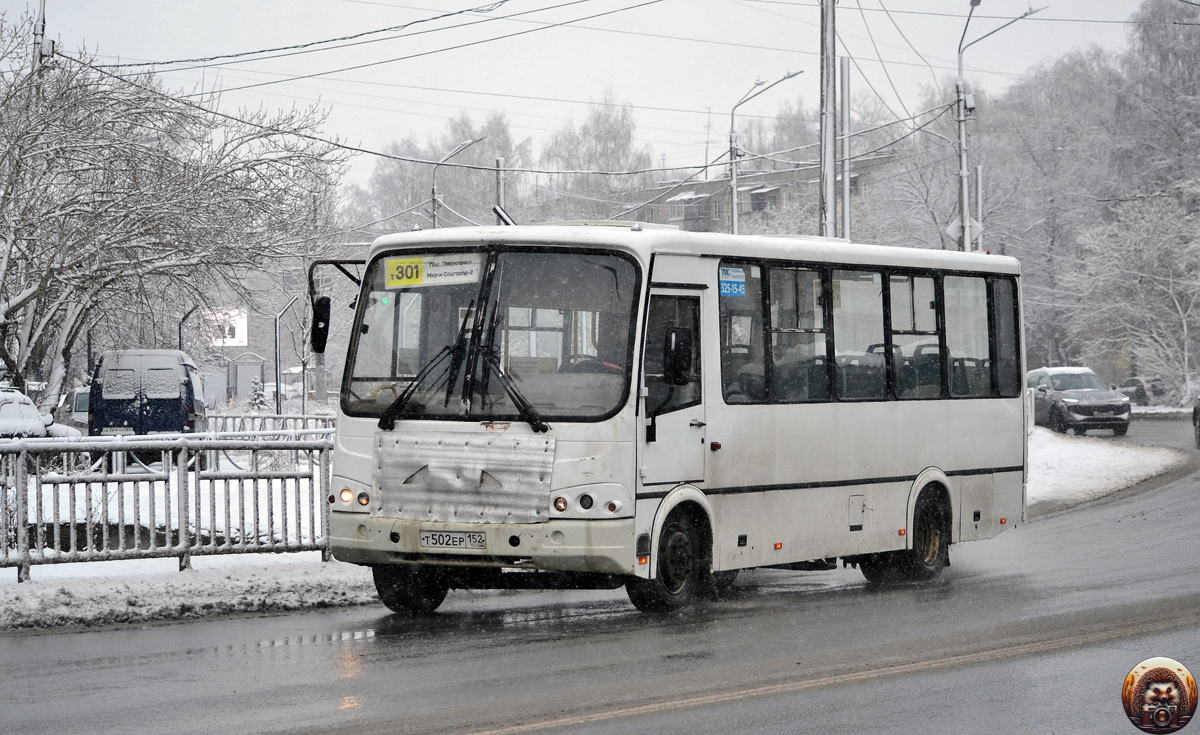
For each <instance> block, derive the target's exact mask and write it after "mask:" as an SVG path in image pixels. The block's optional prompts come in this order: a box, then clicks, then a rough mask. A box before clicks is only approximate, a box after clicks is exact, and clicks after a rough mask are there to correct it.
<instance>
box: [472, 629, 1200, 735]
mask: <svg viewBox="0 0 1200 735" xmlns="http://www.w3.org/2000/svg"><path fill="white" fill-rule="evenodd" d="M1181 622H1182V621H1181V620H1180V619H1176V620H1172V621H1169V622H1168V621H1162V622H1159V623H1158V624H1146V625H1140V626H1133V627H1128V628H1119V629H1115V630H1102V631H1096V632H1093V633H1083V634H1080V635H1074V636H1068V637H1066V638H1056V639H1053V640H1048V641H1039V642H1037V643H1023V644H1020V645H1014V646H1008V647H1005V648H1000V649H994V650H990V651H978V652H976V653H963V654H959V655H957V656H948V657H946V658H939V659H933V660H930V661H915V662H913V663H907V664H897V665H895V666H885V667H883V668H880V669H867V670H865V671H853V672H850V673H846V674H833V675H830V676H823V677H819V678H817V679H805V680H803V681H793V682H787V683H784V684H771V685H766V686H758V687H750V688H748V689H739V690H736V691H732V692H721V693H717V694H705V695H701V696H696V697H687V698H685V699H676V700H672V701H669V702H655V703H652V704H642V705H635V706H631V707H620V708H618V709H613V710H608V711H605V712H592V713H590V714H584V715H576V716H574V717H560V718H557V719H553V720H540V721H538V722H526V723H521V724H518V725H509V726H506V727H499V728H494V729H491V730H476V731H474V732H473V733H472V735H513V734H514V733H524V732H532V731H535V730H547V729H550V728H554V727H568V726H572V725H586V724H588V723H593V722H603V721H604V720H612V719H616V718H619V717H633V716H636V715H646V714H653V713H656V712H666V711H670V710H676V709H684V708H687V707H699V706H702V705H707V704H721V703H724V702H733V701H737V700H739V699H749V698H751V697H762V696H768V695H771V694H787V693H791V692H799V691H803V690H805V689H816V688H818V687H825V686H833V685H836V684H847V683H853V682H859V681H866V680H869V679H881V678H884V677H887V676H896V675H899V674H918V673H922V672H925V671H929V670H932V669H942V668H946V667H954V666H968V665H970V664H976V663H982V662H984V661H988V660H991V659H999V658H1013V657H1015V656H1024V655H1028V654H1033V653H1045V652H1047V651H1054V650H1057V649H1060V648H1070V647H1072V646H1086V645H1091V644H1094V643H1103V642H1105V641H1111V640H1117V639H1120V638H1130V637H1134V636H1139V635H1146V634H1148V633H1158V632H1161V631H1165V630H1170V629H1172V628H1178V627H1180V624H1181ZM1190 622H1192V623H1193V624H1194V623H1195V622H1196V621H1195V620H1194V619H1193V620H1191V621H1190Z"/></svg>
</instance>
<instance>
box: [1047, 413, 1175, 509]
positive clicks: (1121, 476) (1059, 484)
mask: <svg viewBox="0 0 1200 735" xmlns="http://www.w3.org/2000/svg"><path fill="white" fill-rule="evenodd" d="M1187 461H1188V456H1187V454H1185V453H1183V452H1180V451H1178V450H1175V449H1165V448H1162V447H1144V446H1140V445H1137V444H1126V443H1123V442H1115V441H1112V440H1111V439H1107V438H1103V437H1089V436H1067V435H1065V434H1055V433H1054V432H1052V431H1050V430H1049V429H1043V428H1041V427H1038V428H1035V429H1034V430H1033V433H1032V434H1030V435H1029V484H1028V487H1027V496H1026V497H1027V501H1028V508H1029V510H1030V511H1034V510H1035V509H1037V508H1038V507H1039V506H1042V507H1043V508H1048V507H1051V506H1060V507H1066V506H1070V505H1077V504H1079V503H1084V502H1087V501H1089V500H1095V499H1096V498H1099V497H1101V496H1103V495H1107V494H1108V493H1111V492H1115V491H1117V490H1121V489H1123V488H1126V487H1129V486H1130V485H1134V484H1136V483H1139V482H1141V481H1142V480H1146V479H1149V478H1151V477H1155V476H1156V475H1161V474H1162V473H1164V472H1169V471H1171V470H1173V469H1175V468H1176V467H1179V466H1181V465H1183V464H1186V463H1187Z"/></svg>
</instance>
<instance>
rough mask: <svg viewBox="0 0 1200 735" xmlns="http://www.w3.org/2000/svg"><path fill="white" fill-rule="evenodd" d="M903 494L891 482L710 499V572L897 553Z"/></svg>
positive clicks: (905, 491)
mask: <svg viewBox="0 0 1200 735" xmlns="http://www.w3.org/2000/svg"><path fill="white" fill-rule="evenodd" d="M908 488H909V485H908V484H907V483H902V482H895V483H885V484H878V485H858V486H853V487H845V486H843V487H825V488H799V489H792V490H772V491H766V492H756V493H738V494H723V495H712V496H710V502H711V503H712V506H713V510H714V513H715V514H716V516H717V518H718V520H717V524H716V525H717V530H716V533H715V538H714V543H715V550H714V554H715V557H714V565H715V568H716V569H718V570H720V569H740V568H744V567H754V566H769V565H773V564H788V563H791V562H797V561H808V560H812V559H825V558H828V557H835V556H847V555H851V554H865V553H870V552H874V551H888V550H895V549H902V548H904V537H902V536H900V534H899V528H901V527H902V524H903V518H904V514H905V505H906V502H907V499H908ZM743 537H744V538H743ZM776 544H779V548H776Z"/></svg>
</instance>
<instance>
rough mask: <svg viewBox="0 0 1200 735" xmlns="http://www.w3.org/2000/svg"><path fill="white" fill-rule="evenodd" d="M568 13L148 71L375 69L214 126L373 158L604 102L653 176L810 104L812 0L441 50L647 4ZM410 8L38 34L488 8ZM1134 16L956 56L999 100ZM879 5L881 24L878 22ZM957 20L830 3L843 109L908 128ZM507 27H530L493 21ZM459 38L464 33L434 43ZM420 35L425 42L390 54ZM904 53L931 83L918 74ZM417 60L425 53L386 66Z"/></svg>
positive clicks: (215, 77) (133, 36)
mask: <svg viewBox="0 0 1200 735" xmlns="http://www.w3.org/2000/svg"><path fill="white" fill-rule="evenodd" d="M570 1H571V0H508V2H505V3H502V4H500V6H499V7H497V8H496V9H494V10H493V11H491V12H490V13H474V14H467V15H462V16H457V17H455V18H450V19H444V20H441V21H438V22H436V23H423V24H418V25H416V26H413V27H411V28H409V29H407V30H406V31H398V32H395V33H387V34H379V35H374V36H368V37H367V38H365V39H360V40H374V41H375V42H372V43H365V44H360V45H355V46H351V47H347V48H337V49H333V50H326V51H321V52H318V53H303V54H299V55H291V56H286V57H283V58H278V59H273V60H268V61H256V62H253V63H241V64H234V65H228V60H225V61H224V62H213V63H210V64H208V65H206V66H204V67H200V66H197V65H184V66H192V67H193V68H191V69H190V70H178V71H175V70H172V71H167V70H168V69H175V68H180V67H165V66H164V67H160V71H161V72H162V74H161V76H162V77H163V78H164V80H165V81H166V82H167V84H168V85H169V86H171V87H174V88H177V89H180V90H187V91H195V90H196V89H197V88H198V87H199V86H203V87H204V88H206V89H211V88H214V87H215V88H220V89H232V88H234V87H239V86H242V85H245V84H256V83H261V82H276V81H278V80H281V79H287V78H288V77H292V76H298V75H304V74H314V73H318V72H327V71H330V70H337V69H342V68H344V67H350V66H355V65H359V64H376V65H374V66H370V67H367V68H363V69H358V70H353V71H340V72H337V73H333V74H328V75H325V76H320V77H316V78H310V79H304V80H297V81H289V82H284V83H275V84H271V85H269V86H264V87H258V88H255V89H247V90H242V91H230V92H228V93H226V94H225V95H224V97H223V98H222V103H221V104H222V109H223V111H225V112H231V113H236V111H237V109H238V108H239V107H255V108H256V107H259V106H265V107H267V108H278V107H290V106H292V105H302V106H303V105H309V104H312V103H320V104H321V105H323V106H326V107H327V108H328V109H329V112H330V116H329V120H328V123H327V125H326V132H327V133H328V134H331V135H337V136H339V137H340V138H341V139H342V140H343V141H345V142H347V143H350V144H354V145H359V146H362V147H365V148H370V149H376V150H379V149H382V148H383V147H384V146H385V145H386V144H387V143H389V142H391V141H394V140H398V139H401V138H404V137H406V136H408V135H415V136H417V137H418V138H419V139H424V138H426V137H427V136H429V135H431V134H439V133H440V132H441V130H442V128H443V127H444V124H445V121H446V119H447V118H450V117H454V116H456V115H457V114H458V113H459V112H460V111H462V110H466V111H468V112H469V113H470V114H471V115H472V116H473V117H474V118H475V119H476V120H477V121H478V120H482V119H483V117H485V116H486V115H487V114H488V113H489V112H490V111H493V110H500V111H504V112H505V113H507V115H508V118H509V121H510V124H511V125H512V127H513V132H514V135H515V136H516V137H517V138H518V139H520V138H524V137H526V136H529V137H532V138H533V140H534V144H535V151H536V150H538V149H539V148H540V142H541V141H542V140H543V139H545V138H546V137H548V135H549V133H550V132H551V131H553V130H554V129H556V128H558V127H560V126H562V125H563V124H564V123H565V122H567V121H568V120H574V121H577V122H578V121H580V120H582V119H583V117H584V114H585V113H586V103H587V102H589V101H594V100H598V99H600V98H601V97H602V96H603V95H604V94H605V93H606V92H608V91H611V92H612V94H613V96H614V98H615V99H616V100H617V101H618V102H621V103H628V104H631V105H634V106H635V118H636V120H637V123H638V137H639V139H640V141H641V142H644V143H649V144H650V145H651V146H652V147H653V149H654V152H655V157H656V160H655V163H659V162H661V161H662V160H663V159H662V157H664V156H665V162H666V164H667V165H673V166H674V165H677V166H685V165H698V164H699V163H701V162H702V160H703V158H704V155H705V142H706V140H708V141H710V150H709V156H710V158H711V157H715V156H716V155H717V154H718V153H719V152H720V150H721V149H722V148H723V147H724V146H725V145H727V143H726V142H725V141H726V136H727V135H728V127H729V112H730V107H731V106H732V105H733V104H734V103H735V102H736V101H737V100H738V99H740V98H741V97H742V95H743V94H744V93H745V92H746V91H748V90H749V89H750V87H751V85H752V84H753V83H754V81H755V80H757V79H763V80H767V81H774V80H775V79H778V78H779V77H781V76H783V74H784V73H785V72H788V71H798V70H803V71H804V74H803V75H801V76H800V77H798V78H795V79H792V80H789V81H787V82H784V83H783V84H781V85H779V86H778V87H776V88H775V89H772V90H770V91H768V92H767V93H766V94H764V95H762V96H761V97H759V98H758V99H756V100H753V101H751V102H749V103H747V104H745V105H743V106H742V107H741V108H739V110H738V115H739V117H742V116H743V115H745V116H750V115H771V114H773V113H774V112H775V111H776V110H777V109H778V108H779V106H780V105H781V104H782V103H783V102H784V100H785V99H791V100H792V101H793V102H794V101H795V99H796V98H797V97H803V99H804V100H805V104H806V105H807V106H808V107H814V106H815V105H816V102H817V100H818V83H819V70H818V67H817V61H818V59H817V54H818V50H819V48H820V37H819V20H820V16H819V8H818V2H817V0H658V1H657V2H653V3H651V4H649V5H644V6H642V7H638V8H635V9H632V10H624V11H622V12H617V13H615V14H612V15H608V16H605V17H602V18H596V19H594V20H588V21H582V22H579V23H576V24H572V25H565V26H560V27H556V28H545V29H543V30H536V31H535V32H532V33H527V34H526V35H523V36H519V37H516V38H510V39H504V40H496V41H490V42H485V43H480V44H478V45H475V46H472V47H470V48H463V49H457V50H446V51H439V50H440V49H446V48H447V47H451V46H456V45H459V44H463V43H470V42H474V41H483V40H486V39H492V38H495V37H497V36H502V35H507V34H512V33H517V32H521V31H529V30H531V29H537V28H539V27H544V26H545V25H546V24H548V23H559V22H562V21H574V20H578V19H580V18H583V17H586V16H592V15H595V14H598V13H605V12H608V11H614V10H621V9H623V8H629V7H631V6H634V5H638V4H639V3H645V2H647V0H577V1H576V2H574V3H573V4H570V5H567V6H566V7H559V8H557V9H551V10H541V9H544V8H550V7H552V6H557V5H561V4H563V3H564V2H570ZM411 2H412V3H413V4H404V3H401V2H386V1H383V0H379V1H371V0H287V1H286V2H285V1H284V0H259V1H257V2H246V1H244V0H240V1H239V0H203V1H199V0H187V1H185V0H173V1H172V2H163V1H162V0H121V1H117V0H112V1H108V2H106V1H104V0H46V5H47V9H46V15H47V35H48V36H49V37H51V38H54V39H57V40H58V41H59V43H60V44H61V45H62V48H63V49H64V50H67V51H69V52H74V51H75V50H77V49H79V48H80V47H82V46H86V47H87V48H88V49H89V50H90V51H92V52H95V53H97V54H99V62H100V63H114V62H116V61H117V60H118V59H119V60H120V61H122V62H143V61H167V60H173V59H181V58H191V57H207V56H213V55H217V54H228V53H237V52H242V51H251V50H258V49H263V48H270V47H276V46H285V45H292V44H297V43H306V42H311V41H319V40H323V39H328V38H333V37H337V36H343V35H350V34H355V33H361V32H364V31H369V30H374V29H380V28H386V27H390V26H396V25H400V24H403V23H410V22H412V21H416V20H420V19H423V18H430V17H432V16H436V15H439V14H442V13H446V12H450V11H459V10H464V9H467V8H471V7H478V6H481V5H483V4H485V3H487V2H489V0H411ZM1138 5H1139V2H1137V0H1036V2H1035V4H1034V7H1041V6H1048V7H1047V9H1046V10H1043V11H1041V12H1040V13H1038V14H1037V15H1035V16H1032V17H1031V18H1029V19H1026V20H1022V21H1020V22H1018V23H1016V24H1014V25H1013V26H1011V27H1009V28H1006V29H1005V30H1003V31H1001V32H1000V33H998V34H996V35H995V36H993V37H991V38H988V39H987V40H984V41H982V42H981V43H979V44H977V45H976V46H974V47H972V48H970V49H968V50H967V52H966V56H965V67H966V68H967V77H968V80H969V81H971V82H973V83H977V84H980V85H982V86H984V87H986V88H988V89H989V90H993V91H998V90H1000V89H1003V88H1004V87H1006V86H1007V85H1008V84H1010V83H1011V82H1012V81H1013V80H1014V79H1016V78H1018V77H1019V76H1020V75H1021V74H1023V73H1025V72H1026V71H1027V70H1028V69H1029V68H1030V67H1031V66H1033V65H1036V64H1038V63H1039V62H1043V61H1049V60H1053V59H1054V58H1057V57H1058V56H1061V55H1062V54H1063V53H1065V52H1067V51H1069V50H1071V49H1076V48H1082V47H1086V46H1089V45H1092V44H1097V45H1099V46H1101V47H1104V48H1106V49H1110V50H1116V49H1119V48H1122V47H1123V46H1124V45H1125V43H1126V38H1127V32H1128V29H1129V26H1128V25H1127V24H1126V23H1124V22H1122V21H1125V20H1127V19H1128V18H1129V16H1130V15H1131V14H1132V13H1133V12H1134V11H1135V10H1136V9H1137V7H1138ZM860 6H861V8H862V12H860V10H859V7H860ZM884 6H886V8H887V10H889V11H891V18H889V16H888V15H887V14H885V13H884V12H883V11H882V8H883V7H884ZM30 7H34V8H36V0H0V9H4V10H6V11H8V14H9V17H10V18H14V17H15V16H19V15H20V14H21V13H22V12H23V11H25V10H26V9H28V8H30ZM968 7H969V0H841V1H840V4H839V10H838V21H837V24H838V31H839V35H840V36H841V37H842V40H843V41H844V43H845V44H846V46H847V47H848V48H849V52H850V54H851V55H852V56H853V57H854V58H855V59H856V60H857V61H858V65H859V67H860V69H861V73H860V72H859V71H858V70H856V71H855V72H854V74H853V76H852V81H851V84H852V87H853V92H852V96H853V97H858V96H859V95H869V94H871V92H870V90H869V89H868V88H867V85H866V84H865V83H864V80H863V76H862V74H865V75H866V79H867V80H868V81H869V82H870V83H871V85H873V86H874V88H875V89H876V90H878V93H879V94H880V95H881V96H882V97H883V99H884V100H885V101H886V102H887V104H888V105H889V106H891V108H892V109H894V110H895V111H896V112H897V113H898V114H900V115H903V114H904V113H903V112H902V111H901V110H902V107H903V106H907V108H908V109H909V110H910V111H913V112H916V111H917V109H918V108H917V105H919V101H920V99H921V97H922V88H923V87H927V86H930V85H932V83H933V76H932V74H933V73H936V74H937V75H938V77H939V78H940V79H944V78H946V77H947V76H948V75H953V73H954V72H953V68H954V64H955V49H956V47H957V44H958V41H959V37H960V35H961V34H962V29H963V21H964V18H965V16H966V11H967V9H968ZM1028 7H1029V4H1028V2H1026V0H983V2H982V5H981V6H980V7H979V8H978V9H977V11H976V16H975V18H974V19H973V20H972V21H971V25H970V31H969V33H968V34H967V40H968V41H970V40H972V39H974V38H976V37H978V36H980V35H982V34H984V33H986V32H987V31H989V30H992V29H993V28H996V27H997V26H999V25H1001V24H1002V23H1003V22H1004V19H1007V18H1012V17H1015V16H1017V15H1019V14H1020V13H1022V12H1024V11H1025V10H1026V9H1027V8H1028ZM528 11H534V12H528ZM514 13H528V14H525V15H521V16H520V17H519V18H515V19H509V20H495V18H498V17H500V16H507V15H512V14H514ZM936 13H941V14H946V15H944V16H943V15H936ZM489 18H490V19H492V20H487V21H486V22H481V23H480V22H477V21H480V20H485V19H489ZM864 18H865V22H864ZM1063 19H1065V20H1063ZM893 20H894V22H895V24H893ZM467 22H474V23H475V25H472V26H470V27H465V28H453V29H451V28H447V26H451V25H461V24H463V23H467ZM897 26H898V27H899V29H901V30H902V31H903V33H904V35H905V36H907V39H908V41H910V42H911V43H912V45H913V46H914V47H915V48H916V52H915V51H914V50H913V49H912V48H910V47H909V45H908V43H907V42H906V41H905V39H904V38H902V37H901V35H900V33H899V32H898V30H897ZM439 28H441V29H442V30H434V29H439ZM868 29H869V32H870V34H872V35H873V36H874V40H875V43H876V44H877V45H878V53H879V55H881V56H882V58H883V60H884V62H885V63H884V64H882V65H881V64H880V62H879V60H878V58H877V56H876V50H875V48H873V47H872V43H871V40H870V39H869V37H868ZM417 31H425V32H424V33H422V34H420V35H415V36H414V35H409V36H408V37H406V38H395V36H398V35H400V34H405V33H407V34H412V33H415V32H417ZM430 31H433V32H430ZM377 39H390V40H377ZM428 52H434V53H428ZM917 52H920V55H921V56H923V57H924V59H926V60H927V61H928V62H929V63H930V64H932V65H933V66H934V67H935V69H934V70H933V71H932V72H931V69H930V68H929V67H928V66H926V65H925V63H924V62H923V61H922V60H921V58H920V57H919V56H918V54H917ZM422 53H428V55H425V56H421V57H418V58H409V59H401V60H397V59H399V58H400V57H406V56H412V55H413V54H422ZM377 62H383V63H377ZM218 63H224V64H225V65H223V66H218ZM885 68H886V70H887V72H888V74H890V76H891V81H890V82H889V80H888V78H887V76H885V74H884V69H885ZM893 84H894V86H895V88H896V90H898V92H899V95H897V93H896V91H893V89H892V85H893ZM649 108H670V109H671V110H675V111H667V110H663V109H649ZM710 108H711V111H712V113H711V121H710V115H709V114H708V112H707V110H709V109H710ZM710 125H711V127H710ZM373 165H374V161H373V160H372V159H371V158H370V157H368V156H358V157H356V158H355V159H354V163H353V167H352V169H351V173H350V179H351V180H352V181H356V182H362V181H365V179H366V177H367V176H368V175H369V173H370V170H371V168H372V167H373Z"/></svg>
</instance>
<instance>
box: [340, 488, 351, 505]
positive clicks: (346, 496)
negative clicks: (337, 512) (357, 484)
mask: <svg viewBox="0 0 1200 735" xmlns="http://www.w3.org/2000/svg"><path fill="white" fill-rule="evenodd" d="M351 500H354V493H353V492H351V490H350V488H343V489H342V502H343V503H349V502H350V501H351Z"/></svg>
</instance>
